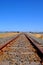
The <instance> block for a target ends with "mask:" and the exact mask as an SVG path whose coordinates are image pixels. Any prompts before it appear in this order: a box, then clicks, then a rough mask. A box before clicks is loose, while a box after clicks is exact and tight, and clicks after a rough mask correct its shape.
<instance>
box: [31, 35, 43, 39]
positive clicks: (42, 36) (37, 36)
mask: <svg viewBox="0 0 43 65" xmlns="http://www.w3.org/2000/svg"><path fill="white" fill-rule="evenodd" d="M32 35H33V36H35V37H36V38H40V39H43V34H42V35H41V34H32Z"/></svg>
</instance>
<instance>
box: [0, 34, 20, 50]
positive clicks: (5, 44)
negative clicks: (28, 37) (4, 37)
mask: <svg viewBox="0 0 43 65" xmlns="http://www.w3.org/2000/svg"><path fill="white" fill-rule="evenodd" d="M20 35H21V34H18V35H17V36H16V37H15V38H13V39H11V40H10V41H8V42H6V43H4V44H3V45H2V46H1V47H0V51H3V48H4V47H6V46H7V45H8V44H10V43H11V42H12V41H13V40H16V39H17V38H18V37H19V36H20Z"/></svg>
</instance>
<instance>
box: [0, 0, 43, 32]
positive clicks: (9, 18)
mask: <svg viewBox="0 0 43 65" xmlns="http://www.w3.org/2000/svg"><path fill="white" fill-rule="evenodd" d="M0 31H37V32H39V31H40V32H41V31H43V0H0Z"/></svg>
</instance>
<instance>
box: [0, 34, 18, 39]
mask: <svg viewBox="0 0 43 65" xmlns="http://www.w3.org/2000/svg"><path fill="white" fill-rule="evenodd" d="M16 34H18V33H2V34H1V33H0V38H5V37H10V36H13V35H16Z"/></svg>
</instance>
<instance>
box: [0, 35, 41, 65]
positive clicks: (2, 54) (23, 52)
mask: <svg viewBox="0 0 43 65" xmlns="http://www.w3.org/2000/svg"><path fill="white" fill-rule="evenodd" d="M36 51H37V50H36V49H35V48H34V46H32V45H31V43H30V41H29V40H28V39H27V38H26V36H25V35H24V34H21V35H19V36H18V37H17V38H16V39H15V40H12V41H11V42H10V43H9V44H8V45H6V46H5V47H3V48H2V50H0V65H41V63H40V61H41V58H40V57H39V56H38V54H37V52H36Z"/></svg>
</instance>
